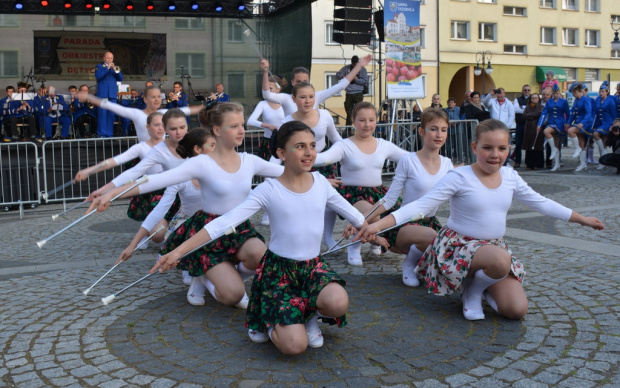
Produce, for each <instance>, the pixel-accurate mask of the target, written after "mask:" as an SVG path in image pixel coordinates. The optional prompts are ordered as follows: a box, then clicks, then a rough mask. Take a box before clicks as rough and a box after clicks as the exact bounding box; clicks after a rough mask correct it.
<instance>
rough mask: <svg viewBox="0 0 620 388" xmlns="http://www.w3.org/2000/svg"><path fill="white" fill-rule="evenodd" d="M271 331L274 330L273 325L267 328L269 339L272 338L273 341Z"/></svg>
mask: <svg viewBox="0 0 620 388" xmlns="http://www.w3.org/2000/svg"><path fill="white" fill-rule="evenodd" d="M271 332H273V327H270V328H269V329H267V335H269V339H270V340H271V342H273V338H272V337H271Z"/></svg>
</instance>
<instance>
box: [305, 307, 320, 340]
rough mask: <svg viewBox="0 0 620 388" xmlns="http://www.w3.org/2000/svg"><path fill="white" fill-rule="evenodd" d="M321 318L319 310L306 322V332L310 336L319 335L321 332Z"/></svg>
mask: <svg viewBox="0 0 620 388" xmlns="http://www.w3.org/2000/svg"><path fill="white" fill-rule="evenodd" d="M319 317H321V314H319V310H317V311H316V313H315V314H314V316H313V317H312V318H310V320H309V321H308V322H306V332H308V334H318V333H320V332H321V329H320V328H319Z"/></svg>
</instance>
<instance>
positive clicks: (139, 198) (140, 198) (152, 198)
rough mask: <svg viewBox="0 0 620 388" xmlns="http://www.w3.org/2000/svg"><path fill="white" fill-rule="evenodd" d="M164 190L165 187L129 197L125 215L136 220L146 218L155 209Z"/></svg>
mask: <svg viewBox="0 0 620 388" xmlns="http://www.w3.org/2000/svg"><path fill="white" fill-rule="evenodd" d="M164 191H165V189H161V190H157V191H153V192H150V193H146V194H141V195H136V196H133V197H131V199H130V200H129V207H128V208H127V217H129V218H131V219H132V220H136V221H144V220H146V217H147V216H148V215H149V214H150V213H151V211H152V210H153V209H155V206H157V204H158V203H159V201H160V200H161V197H162V195H164ZM173 215H174V214H173Z"/></svg>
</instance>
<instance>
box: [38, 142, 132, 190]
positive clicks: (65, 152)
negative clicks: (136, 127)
mask: <svg viewBox="0 0 620 388" xmlns="http://www.w3.org/2000/svg"><path fill="white" fill-rule="evenodd" d="M137 142H138V138H137V137H135V136H132V137H110V138H99V139H79V140H58V141H47V142H45V143H43V146H42V148H43V153H42V160H43V163H42V164H43V188H42V189H43V190H42V193H41V194H44V193H49V192H51V191H53V190H54V189H55V188H57V187H59V186H62V185H63V184H64V183H66V182H69V181H71V180H73V178H74V177H75V174H76V173H77V172H78V171H79V170H81V169H83V168H86V167H88V166H92V165H95V164H97V163H99V162H102V161H104V160H106V159H108V158H111V157H113V156H115V155H118V154H120V153H122V152H125V151H126V150H127V149H129V148H130V147H131V146H132V145H134V144H136V143H137ZM125 168H127V166H118V167H114V168H112V169H110V170H106V171H101V172H99V173H95V174H93V175H91V176H90V177H88V179H86V180H84V181H82V182H78V183H75V184H73V185H70V186H68V187H66V188H65V189H63V190H59V191H57V192H54V193H52V194H50V195H49V197H48V198H47V202H66V201H73V200H83V199H85V198H86V197H88V195H89V194H90V193H91V192H92V191H94V190H96V189H98V188H99V187H101V186H103V185H105V184H106V183H108V182H109V181H110V180H112V178H114V177H115V176H116V175H118V174H120V173H121V172H122V171H123V170H124V169H125Z"/></svg>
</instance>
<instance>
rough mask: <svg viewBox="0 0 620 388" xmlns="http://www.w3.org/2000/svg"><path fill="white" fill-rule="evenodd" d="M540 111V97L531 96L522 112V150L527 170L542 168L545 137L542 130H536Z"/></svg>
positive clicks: (541, 107) (541, 108)
mask: <svg viewBox="0 0 620 388" xmlns="http://www.w3.org/2000/svg"><path fill="white" fill-rule="evenodd" d="M542 111H543V106H542V105H541V103H540V96H539V95H538V94H532V95H531V96H530V98H529V99H528V106H526V107H525V109H524V110H523V120H524V122H525V125H524V128H523V129H524V130H523V148H524V149H525V166H526V167H527V169H528V170H538V169H540V168H543V167H544V155H543V142H544V141H545V135H544V132H543V131H542V129H540V130H539V129H538V120H539V119H540V115H541V114H542Z"/></svg>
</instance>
